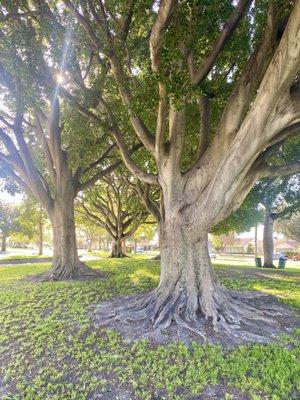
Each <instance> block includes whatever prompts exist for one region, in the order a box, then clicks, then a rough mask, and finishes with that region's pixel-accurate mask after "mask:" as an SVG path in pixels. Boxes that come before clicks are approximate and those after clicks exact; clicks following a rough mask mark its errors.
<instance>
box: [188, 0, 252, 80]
mask: <svg viewBox="0 0 300 400" xmlns="http://www.w3.org/2000/svg"><path fill="white" fill-rule="evenodd" d="M251 3H252V0H240V1H239V3H238V5H237V7H236V9H235V11H234V13H233V14H232V16H231V17H230V18H229V20H228V21H227V22H226V23H225V24H224V27H223V29H222V31H221V33H220V36H219V37H218V39H217V41H216V42H215V44H214V46H213V49H212V51H211V52H210V54H209V55H208V56H207V57H206V58H205V59H204V60H203V62H202V64H201V66H200V68H199V69H196V67H195V60H194V55H193V53H192V52H191V53H190V54H189V56H188V66H189V72H190V76H191V81H192V83H193V84H194V85H199V84H200V83H201V82H202V81H203V80H204V79H205V78H206V76H207V75H208V74H209V72H210V70H211V69H212V67H213V65H214V64H215V61H216V59H217V57H218V56H219V55H220V53H221V52H222V50H223V49H224V46H225V45H226V43H227V42H228V40H229V39H230V38H231V36H232V35H233V33H234V31H235V29H236V27H237V26H238V24H239V22H240V20H241V19H242V17H243V15H244V14H245V13H246V11H247V9H248V7H249V6H250V4H251Z"/></svg>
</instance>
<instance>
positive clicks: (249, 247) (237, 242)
mask: <svg viewBox="0 0 300 400" xmlns="http://www.w3.org/2000/svg"><path fill="white" fill-rule="evenodd" d="M254 246H255V240H254V239H252V238H241V237H235V236H233V235H230V238H228V240H227V242H226V240H224V242H223V248H222V249H221V252H222V253H224V254H254ZM257 247H258V249H257V252H258V254H262V253H263V242H262V240H258V242H257ZM299 247H300V243H299V242H297V241H296V240H291V239H279V238H274V253H286V252H297V251H299Z"/></svg>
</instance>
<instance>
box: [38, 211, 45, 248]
mask: <svg viewBox="0 0 300 400" xmlns="http://www.w3.org/2000/svg"><path fill="white" fill-rule="evenodd" d="M42 218H43V217H42V211H41V216H40V218H39V227H38V229H39V252H38V255H39V256H41V255H42V254H43V241H44V235H43V233H44V232H43V220H42Z"/></svg>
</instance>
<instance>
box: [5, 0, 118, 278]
mask: <svg viewBox="0 0 300 400" xmlns="http://www.w3.org/2000/svg"><path fill="white" fill-rule="evenodd" d="M31 5H32V3H31V2H30V3H29V2H28V3H27V2H17V3H15V5H14V6H13V7H12V8H11V4H10V3H9V2H7V3H6V4H3V5H2V6H1V10H0V18H1V20H2V23H1V29H0V38H1V41H0V54H1V61H0V86H1V90H2V93H1V109H0V141H1V153H0V161H1V169H2V171H3V170H4V172H5V174H6V176H7V177H9V178H10V179H12V180H14V181H15V182H17V184H18V185H19V186H20V187H22V188H23V189H25V190H26V191H28V192H31V193H32V194H33V195H34V196H35V197H36V199H37V201H38V202H39V204H40V205H41V206H42V207H43V209H44V210H45V212H46V213H47V215H48V216H49V218H50V221H51V225H52V230H53V246H54V249H53V266H52V270H51V271H50V272H49V273H47V274H45V275H43V277H42V279H53V280H59V279H76V278H80V277H82V276H83V275H87V276H96V275H97V276H98V275H99V274H98V273H96V271H93V270H91V269H89V268H88V267H86V266H85V265H84V264H83V263H82V262H81V261H80V260H79V258H78V255H77V248H76V235H75V223H74V205H73V203H74V198H75V197H76V195H77V193H78V192H79V191H80V190H83V189H85V188H87V187H88V186H90V185H93V184H94V183H95V182H96V181H97V180H98V179H99V178H101V177H103V176H105V175H106V174H107V173H109V172H110V171H112V170H113V169H114V168H115V167H117V166H119V165H120V163H121V162H120V160H116V159H115V158H114V156H113V151H114V147H115V145H114V144H112V142H111V141H110V140H109V138H108V137H107V131H106V126H105V125H104V124H102V125H101V126H100V125H99V124H98V125H95V121H91V119H90V113H89V109H90V107H91V105H92V103H93V102H94V101H95V99H94V97H95V96H94V97H93V91H94V88H88V89H86V90H85V87H86V86H85V85H86V81H85V80H87V79H88V75H89V66H87V67H86V65H85V63H84V59H85V58H87V59H88V58H89V55H86V54H85V53H84V51H83V52H82V54H79V53H78V52H77V50H78V48H76V51H73V49H74V47H73V46H75V47H76V46H77V42H76V41H77V39H78V38H77V37H76V36H75V35H74V32H73V28H72V25H71V23H72V21H70V20H69V19H68V18H67V19H66V18H64V16H62V22H63V23H66V25H65V26H64V25H63V24H61V21H60V19H59V18H57V14H56V16H55V13H54V14H53V13H52V12H51V10H50V8H49V6H48V5H47V3H46V2H43V1H41V2H36V7H37V9H36V10H35V11H32V10H31ZM24 12H25V14H24ZM80 55H81V56H82V58H81V61H82V64H81V65H82V67H80V63H79V59H78V57H79V56H80ZM92 78H93V74H92V75H91V77H90V81H89V82H92ZM63 83H64V84H65V86H64V87H63ZM71 91H72V94H71ZM78 97H80V98H81V99H83V101H82V103H83V104H84V105H80V104H79V102H78V100H77V98H78ZM60 103H61V104H62V110H60ZM99 121H101V119H99ZM110 160H111V161H110Z"/></svg>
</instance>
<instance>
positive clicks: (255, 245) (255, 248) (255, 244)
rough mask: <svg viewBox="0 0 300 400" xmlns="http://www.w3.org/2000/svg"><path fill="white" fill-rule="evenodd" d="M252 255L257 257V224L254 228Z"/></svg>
mask: <svg viewBox="0 0 300 400" xmlns="http://www.w3.org/2000/svg"><path fill="white" fill-rule="evenodd" d="M254 235H255V236H254V257H255V258H257V256H258V248H257V224H256V225H255V228H254Z"/></svg>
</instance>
